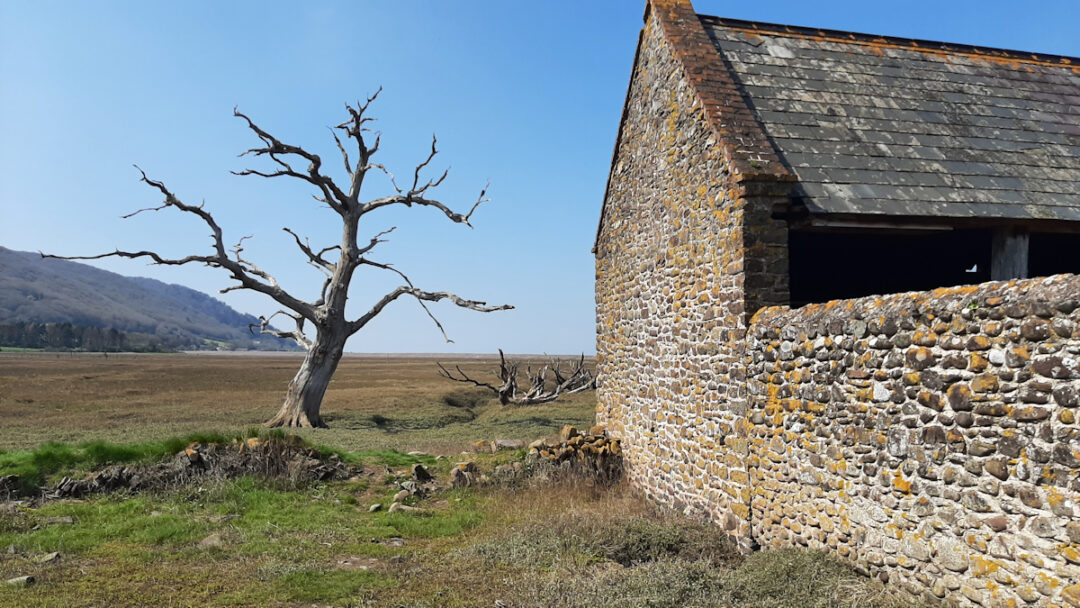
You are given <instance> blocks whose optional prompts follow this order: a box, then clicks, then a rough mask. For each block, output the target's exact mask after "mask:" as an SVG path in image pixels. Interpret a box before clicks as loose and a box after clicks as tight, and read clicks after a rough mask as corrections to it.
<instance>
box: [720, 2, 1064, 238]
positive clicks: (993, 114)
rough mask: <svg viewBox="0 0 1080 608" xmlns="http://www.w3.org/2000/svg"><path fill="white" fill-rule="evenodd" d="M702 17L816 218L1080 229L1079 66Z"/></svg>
mask: <svg viewBox="0 0 1080 608" xmlns="http://www.w3.org/2000/svg"><path fill="white" fill-rule="evenodd" d="M699 19H700V20H701V23H702V25H703V26H704V28H705V30H706V32H707V33H708V35H709V37H710V38H711V39H712V41H713V43H714V44H715V45H716V47H717V49H718V50H719V51H720V53H721V55H722V56H723V58H724V62H725V64H726V67H727V69H728V70H730V73H731V74H732V76H733V77H734V79H735V81H736V83H737V84H738V85H739V87H740V88H741V90H742V92H743V94H744V96H745V98H746V99H747V101H748V103H749V105H750V106H751V108H752V109H753V111H754V114H755V115H756V116H757V118H758V119H759V120H760V122H761V124H762V126H763V128H764V130H765V132H766V134H767V135H768V136H769V138H770V139H771V140H772V142H773V144H774V145H775V147H776V148H777V152H778V153H779V155H780V156H781V158H782V159H783V160H784V162H785V163H786V164H787V165H788V166H789V167H790V168H791V169H792V170H793V171H794V172H795V173H796V174H797V175H798V178H799V184H798V186H797V187H796V196H799V197H800V198H802V201H803V202H804V203H805V204H806V206H807V208H808V209H809V210H810V212H811V213H828V214H873V215H885V216H936V217H949V218H988V217H995V218H1012V219H1051V220H1071V221H1080V67H1078V66H1080V59H1074V58H1068V57H1058V56H1050V55H1033V54H1030V53H1021V52H1016V51H1004V50H998V49H987V48H981V47H970V46H964V45H951V44H943V43H935V42H926V41H916V40H907V39H897V38H885V37H874V36H869V35H865V34H852V33H848V32H835V31H825V30H811V29H805V28H794V27H789V26H782V25H771V24H763V23H755V22H746V21H738V20H733V19H722V18H718V17H708V16H699Z"/></svg>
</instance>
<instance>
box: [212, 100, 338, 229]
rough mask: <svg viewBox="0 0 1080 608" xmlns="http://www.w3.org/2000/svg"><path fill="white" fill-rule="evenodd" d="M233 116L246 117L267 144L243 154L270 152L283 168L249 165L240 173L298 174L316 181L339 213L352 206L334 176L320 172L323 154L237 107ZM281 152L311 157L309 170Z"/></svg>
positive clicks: (316, 184) (265, 175)
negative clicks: (282, 136)
mask: <svg viewBox="0 0 1080 608" xmlns="http://www.w3.org/2000/svg"><path fill="white" fill-rule="evenodd" d="M233 116H236V117H239V118H243V119H244V121H246V122H247V125H248V128H249V129H251V130H252V131H254V132H255V134H256V135H257V136H258V137H259V139H261V140H262V142H263V144H264V146H263V147H261V148H251V149H250V150H247V151H246V152H244V153H243V154H241V155H240V156H247V155H248V154H251V155H253V156H263V155H266V156H269V157H270V158H271V159H272V160H273V161H274V162H275V163H277V164H278V165H279V166H280V167H281V170H279V171H275V172H273V173H266V172H263V171H256V170H253V169H245V170H243V171H235V172H234V173H235V174H236V175H258V176H260V177H282V176H289V177H295V178H297V179H302V180H304V181H306V182H308V183H309V184H312V185H313V186H315V187H317V188H319V189H320V190H321V191H322V193H323V197H324V198H325V199H326V203H327V204H328V205H330V207H331V208H332V209H334V210H335V211H337V212H338V213H342V212H344V211H345V209H347V208H349V206H350V205H349V201H350V199H349V197H348V196H346V195H345V193H344V192H342V191H341V189H340V188H338V186H337V184H335V183H334V180H332V179H330V178H329V177H327V176H325V175H323V174H322V173H321V172H320V168H321V167H322V159H321V158H319V155H318V154H313V153H311V152H308V151H307V150H305V149H303V148H302V147H300V146H293V145H290V144H286V143H283V142H281V141H280V140H279V139H277V138H276V137H274V136H273V135H271V134H269V133H267V132H266V131H264V130H263V129H261V128H260V127H259V126H258V125H256V124H255V122H254V121H253V120H251V119H250V118H248V116H247V115H246V114H244V113H243V112H241V111H240V110H238V109H237V108H233ZM279 155H293V156H299V157H301V158H303V159H304V160H306V161H308V163H309V164H308V168H307V173H306V174H304V173H300V172H299V171H296V170H295V169H293V168H292V166H291V165H289V164H288V163H287V162H285V161H284V160H282V159H281V158H280V157H279Z"/></svg>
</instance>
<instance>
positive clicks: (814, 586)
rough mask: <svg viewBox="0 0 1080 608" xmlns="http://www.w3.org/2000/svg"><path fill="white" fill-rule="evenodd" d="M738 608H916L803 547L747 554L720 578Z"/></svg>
mask: <svg viewBox="0 0 1080 608" xmlns="http://www.w3.org/2000/svg"><path fill="white" fill-rule="evenodd" d="M724 588H725V590H726V593H727V595H728V597H730V598H731V601H732V602H733V603H735V604H736V605H752V606H762V607H767V608H869V607H875V608H917V607H919V606H927V607H929V606H930V604H922V603H919V602H916V601H913V600H910V599H907V600H905V599H900V598H898V597H896V596H894V595H890V594H889V593H888V592H887V591H888V589H887V588H886V587H885V586H883V585H880V584H878V583H876V582H873V581H871V580H869V579H867V578H866V577H863V576H861V575H859V574H858V573H856V572H855V571H854V570H852V569H851V567H850V566H848V565H846V564H844V563H843V562H841V561H840V560H838V559H837V558H835V557H833V556H831V555H829V554H827V553H824V552H821V551H808V550H804V549H793V548H786V549H772V550H766V551H761V552H758V553H755V554H753V555H751V556H750V557H749V558H747V559H746V561H744V562H743V563H742V564H740V565H739V567H738V568H736V569H735V570H734V571H733V572H731V574H730V575H729V576H728V577H727V578H725V580H724Z"/></svg>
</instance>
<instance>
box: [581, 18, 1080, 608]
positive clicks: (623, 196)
mask: <svg viewBox="0 0 1080 608" xmlns="http://www.w3.org/2000/svg"><path fill="white" fill-rule="evenodd" d="M1078 251H1080V59H1073V58H1068V57H1058V56H1048V55H1039V54H1032V53H1021V52H1016V51H1006V50H999V49H988V48H981V47H971V46H965V45H958V44H943V43H936V42H926V41H918V40H906V39H897V38H889V37H881V36H869V35H863V34H852V33H847V32H836V31H822V30H811V29H806V28H797V27H789V26H781V25H771V24H763V23H751V22H744V21H736V20H730V19H722V18H717V17H709V16H702V15H697V14H695V12H694V9H693V7H692V6H691V5H690V3H689V2H688V1H686V0H650V1H649V2H648V5H647V6H646V11H645V25H644V28H643V29H642V32H641V36H640V38H639V41H638V48H637V52H636V55H635V58H634V66H633V71H632V75H631V79H630V85H629V89H628V92H627V96H626V103H625V106H624V110H623V116H622V120H621V123H620V127H619V134H618V139H617V142H616V146H615V151H614V155H613V158H612V166H611V174H610V176H609V180H608V188H607V192H606V194H605V199H604V208H603V212H602V215H601V221H600V226H599V229H598V232H597V239H596V248H595V254H596V272H597V274H596V300H597V334H598V336H597V351H598V354H597V361H598V371H599V378H600V389H599V404H598V406H597V418H598V420H599V422H600V423H602V424H604V425H605V426H606V427H607V429H608V432H609V433H610V434H611V435H613V436H614V437H617V438H620V439H621V440H622V442H623V447H624V453H626V454H627V460H628V465H629V469H628V470H629V475H630V478H631V481H632V482H633V483H634V484H636V485H637V486H639V487H641V488H642V489H643V490H644V491H645V492H646V493H647V494H648V495H650V496H651V497H652V498H653V499H655V500H657V501H659V502H661V503H664V504H666V505H669V506H672V507H675V508H678V509H680V510H683V511H686V512H688V513H696V514H700V515H702V516H706V517H709V518H711V519H713V520H714V521H716V522H717V523H718V524H719V525H722V526H724V527H725V528H726V529H727V530H729V531H730V533H731V535H732V536H733V537H734V538H735V539H736V540H737V541H738V542H739V543H740V544H741V545H742V546H743V547H745V548H747V549H753V548H757V547H772V546H785V545H799V546H809V547H816V548H824V549H828V550H831V551H833V552H835V553H836V554H838V555H840V556H842V557H844V558H846V559H848V560H850V561H851V562H852V563H853V564H854V565H855V566H856V567H857V568H859V569H862V570H864V571H866V572H869V573H872V574H874V575H875V576H878V577H880V578H882V579H883V580H889V581H892V582H893V583H894V587H895V588H897V589H904V590H906V591H908V592H910V593H913V594H919V595H928V596H936V597H949V598H951V599H953V600H955V601H957V602H959V603H961V604H971V605H987V606H997V605H1029V604H1030V605H1039V606H1050V605H1061V604H1064V605H1072V606H1080V544H1078V543H1080V445H1078V443H1080V426H1078V425H1077V415H1076V412H1077V409H1076V408H1080V329H1078V327H1080V301H1078V300H1080V277H1077V276H1075V275H1073V274H1063V273H1074V272H1076V271H1077V270H1078V269H1080V256H1077V253H1078ZM1029 276H1030V277H1045V278H1027V277H1029ZM957 285H963V286H960V287H954V286H957ZM874 294H891V295H874Z"/></svg>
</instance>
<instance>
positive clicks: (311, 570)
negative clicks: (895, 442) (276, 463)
mask: <svg viewBox="0 0 1080 608" xmlns="http://www.w3.org/2000/svg"><path fill="white" fill-rule="evenodd" d="M191 439H192V437H190V436H189V437H184V438H180V439H177V440H175V441H174V442H162V443H161V444H153V445H159V446H160V445H164V446H166V447H164V448H161V447H159V448H158V449H165V450H166V452H171V450H172V448H173V447H176V446H177V445H186V443H187V441H189V440H191ZM201 439H202V440H206V439H207V437H206V436H203V437H202V438H201ZM148 445H151V444H139V445H138V446H109V445H104V446H96V447H88V446H78V447H77V448H74V454H75V455H74V456H72V455H71V453H72V452H71V451H69V450H62V449H57V448H56V447H55V446H51V447H48V449H44V450H43V451H37V450H34V451H29V452H26V453H25V454H34V453H37V454H38V455H39V458H38V460H37V463H38V464H40V465H43V466H44V465H46V464H47V465H48V467H50V468H52V469H54V470H58V471H59V470H66V469H64V467H71V466H86V465H87V463H90V462H94V461H95V460H94V459H98V460H107V461H111V460H109V459H111V458H129V459H140V458H146V457H148V456H149V455H150V454H152V453H153V449H151V448H150V447H147V446H148ZM57 454H59V456H58V455H57ZM5 456H10V454H8V455H5ZM346 457H347V458H349V459H350V460H352V461H355V462H364V463H368V467H367V473H365V474H364V475H362V476H361V478H360V479H357V480H352V481H335V482H328V483H315V484H311V485H308V486H304V487H292V486H286V485H283V484H282V483H280V482H275V481H273V480H264V479H256V478H251V477H243V478H238V479H232V480H206V481H205V482H201V483H193V484H188V485H185V486H181V487H176V488H173V489H171V490H169V491H165V492H162V493H155V494H149V493H146V494H141V495H136V496H131V495H124V494H112V495H97V496H91V497H89V498H87V499H84V500H79V501H61V502H54V503H50V504H46V505H43V506H40V507H28V506H23V507H19V508H17V509H15V510H10V509H9V510H5V511H0V549H3V548H6V547H8V546H15V547H17V548H18V549H19V551H20V553H19V554H18V555H10V554H7V553H6V552H0V579H3V578H10V577H14V576H17V575H21V574H32V575H34V576H35V577H37V579H38V584H37V585H35V586H33V587H30V588H28V589H12V588H2V587H0V606H7V605H12V606H15V605H18V606H26V607H46V606H100V605H109V606H141V605H145V604H146V602H147V598H153V603H154V604H155V605H162V606H189V605H207V606H300V605H305V606H306V605H311V604H316V605H319V606H338V607H342V608H344V607H347V606H357V607H358V606H364V607H373V608H377V607H387V608H389V607H397V606H410V607H425V606H427V607H432V608H434V607H439V608H442V607H451V608H452V607H455V606H458V607H466V606H485V607H488V606H491V605H493V604H494V602H495V600H500V601H502V602H504V603H505V604H506V605H509V606H515V607H517V608H546V607H549V606H555V605H558V606H589V607H599V608H604V607H612V608H614V607H616V606H617V607H620V608H622V607H631V608H634V607H640V608H646V607H648V608H664V607H668V608H684V607H695V606H696V607H702V608H704V607H724V608H727V607H735V606H758V607H764V608H795V607H799V608H802V607H810V608H874V607H876V608H898V607H900V606H905V605H909V604H905V603H903V602H898V601H896V600H892V599H889V598H888V597H887V596H886V595H884V594H883V589H884V588H883V587H882V586H881V585H880V584H879V583H876V582H873V581H870V580H869V579H866V578H864V577H861V576H859V575H857V574H856V573H854V572H853V571H852V570H851V569H850V568H848V567H847V566H845V565H843V564H841V563H840V562H838V561H836V560H834V559H832V558H829V557H827V556H825V555H824V554H819V553H814V552H806V551H797V550H782V551H770V552H763V553H760V554H756V555H753V556H750V557H749V558H748V559H747V558H746V557H744V556H741V555H739V554H738V553H737V552H736V551H735V549H734V548H733V546H732V544H731V543H730V542H729V541H728V540H727V539H726V538H725V537H724V533H723V531H722V530H721V529H720V528H719V527H717V526H714V525H711V524H708V523H704V522H701V521H698V520H694V519H690V518H686V517H683V516H679V515H676V514H671V513H662V512H659V511H657V510H655V508H654V507H653V506H651V505H650V504H649V503H648V502H647V501H645V500H644V499H643V498H641V497H639V496H638V495H636V494H634V493H633V492H632V491H630V490H629V489H628V488H626V487H625V486H622V485H616V486H614V487H611V488H603V487H597V486H594V485H589V484H580V485H579V484H575V483H573V482H561V483H557V484H550V483H549V484H548V485H537V484H530V483H519V484H515V485H513V486H494V487H491V488H487V489H483V490H477V489H456V490H441V491H439V492H437V493H435V494H433V495H431V496H429V497H427V498H425V499H422V500H418V499H415V498H410V499H409V501H408V502H409V503H410V504H413V505H415V506H418V507H419V508H420V509H421V511H419V512H395V513H388V512H386V511H385V510H382V511H378V512H374V513H370V512H368V508H367V507H368V506H369V505H370V504H372V503H375V502H379V503H382V504H383V505H384V506H385V505H388V504H389V502H390V497H391V496H392V495H393V494H394V493H395V492H396V491H397V490H398V488H399V486H398V484H397V482H398V481H400V480H401V479H404V478H406V476H405V475H404V471H403V470H401V467H406V466H407V465H409V464H412V463H414V462H424V463H425V464H427V465H428V466H429V467H430V468H431V470H432V471H433V473H434V474H435V475H436V476H437V477H438V478H441V479H445V478H446V476H447V475H448V473H449V469H450V467H451V463H450V461H448V460H445V459H442V460H436V459H435V458H433V457H430V456H408V455H407V454H402V453H400V452H396V451H368V452H364V453H362V454H356V453H352V454H346ZM514 457H519V455H512V454H500V455H498V456H490V455H489V456H483V457H479V461H480V462H481V463H482V466H486V467H491V466H492V465H494V463H496V462H501V461H505V460H506V459H509V458H514ZM21 458H22V460H20V461H18V462H24V463H25V462H31V463H33V462H35V461H34V459H33V458H31V457H29V456H25V455H24V456H22V457H21ZM386 466H391V467H393V468H395V469H398V473H397V474H391V473H386V471H385V467H386ZM65 516H66V517H70V518H71V520H72V523H71V524H67V523H51V524H50V523H48V522H49V521H50V519H54V518H60V517H65ZM210 535H216V536H217V538H219V539H220V541H221V546H219V547H203V546H201V544H200V541H202V540H203V539H206V538H208V537H210ZM398 538H400V539H403V540H401V541H393V542H391V540H392V539H398ZM52 551H59V552H60V553H61V555H62V558H61V560H60V561H59V562H58V563H55V564H39V563H37V562H35V561H34V558H36V557H37V556H40V555H43V554H46V553H49V552H52ZM357 564H362V565H363V566H364V567H357Z"/></svg>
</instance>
